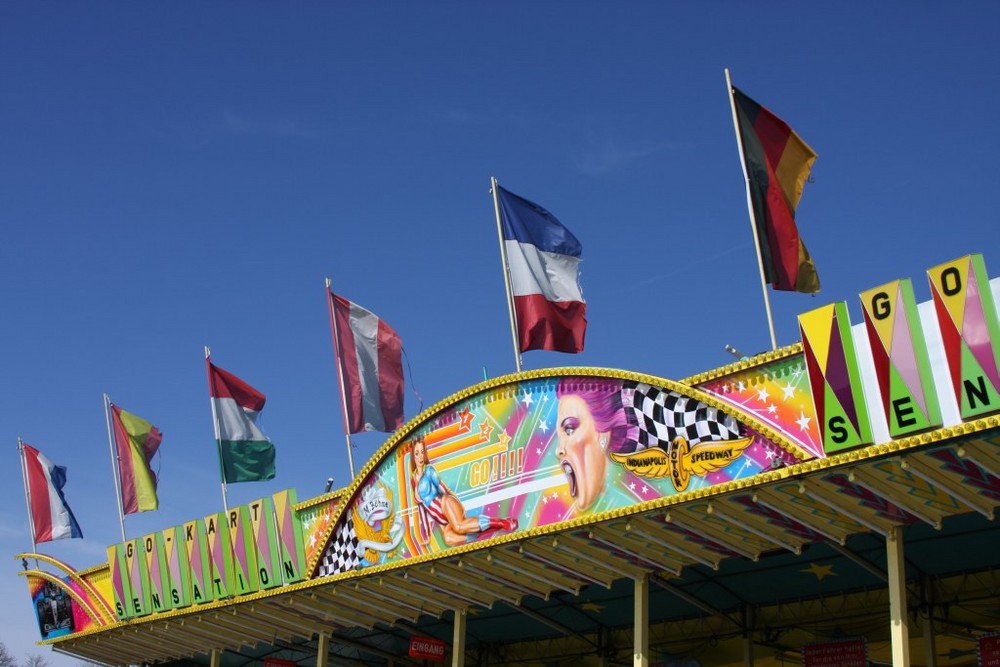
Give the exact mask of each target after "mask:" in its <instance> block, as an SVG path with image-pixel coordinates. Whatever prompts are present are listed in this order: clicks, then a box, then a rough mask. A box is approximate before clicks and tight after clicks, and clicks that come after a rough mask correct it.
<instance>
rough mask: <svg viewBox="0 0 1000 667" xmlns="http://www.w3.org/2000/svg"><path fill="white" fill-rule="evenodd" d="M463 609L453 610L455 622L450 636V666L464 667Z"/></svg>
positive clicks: (465, 617)
mask: <svg viewBox="0 0 1000 667" xmlns="http://www.w3.org/2000/svg"><path fill="white" fill-rule="evenodd" d="M467 618H468V617H467V616H466V614H465V610H464V609H456V610H455V623H454V627H453V628H452V637H451V667H465V623H466V620H467Z"/></svg>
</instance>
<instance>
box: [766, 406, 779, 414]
mask: <svg viewBox="0 0 1000 667" xmlns="http://www.w3.org/2000/svg"><path fill="white" fill-rule="evenodd" d="M777 411H778V406H777V405H775V404H774V403H772V404H771V405H769V406H767V414H769V415H773V414H774V413H775V412H777Z"/></svg>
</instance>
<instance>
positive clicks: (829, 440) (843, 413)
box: [799, 301, 872, 454]
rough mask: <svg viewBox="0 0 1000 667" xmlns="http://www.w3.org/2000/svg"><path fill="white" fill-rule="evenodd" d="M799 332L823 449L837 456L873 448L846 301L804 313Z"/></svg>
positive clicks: (800, 316)
mask: <svg viewBox="0 0 1000 667" xmlns="http://www.w3.org/2000/svg"><path fill="white" fill-rule="evenodd" d="M799 332H800V333H801V335H802V349H803V356H804V358H805V361H806V368H807V370H808V372H809V387H810V389H811V390H812V399H813V403H814V404H815V408H816V415H817V417H818V418H819V429H820V433H821V434H822V436H823V451H824V452H826V453H827V454H832V453H835V452H838V451H840V450H843V449H847V448H850V447H857V446H859V445H867V444H871V441H872V433H871V430H872V429H871V423H870V422H869V420H868V408H866V407H865V396H864V391H863V390H862V388H861V376H860V373H859V372H858V359H857V353H856V352H855V350H854V340H853V339H852V338H851V321H850V318H849V316H848V314H847V303H845V302H843V301H839V302H837V303H835V304H832V305H829V306H824V307H822V308H817V309H816V310H812V311H809V312H808V313H803V314H802V315H799Z"/></svg>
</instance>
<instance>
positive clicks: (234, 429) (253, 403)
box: [205, 359, 274, 484]
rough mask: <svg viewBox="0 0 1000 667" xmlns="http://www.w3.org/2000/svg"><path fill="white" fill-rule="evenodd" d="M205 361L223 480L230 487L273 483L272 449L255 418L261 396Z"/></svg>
mask: <svg viewBox="0 0 1000 667" xmlns="http://www.w3.org/2000/svg"><path fill="white" fill-rule="evenodd" d="M205 361H206V363H207V364H208V390H209V393H210V394H211V396H212V407H213V409H214V411H215V439H216V441H217V442H218V443H219V456H220V457H221V459H222V477H223V480H224V481H225V482H226V483H227V484H232V483H234V482H258V481H262V480H267V479H274V445H273V444H272V443H271V441H270V440H268V439H267V436H266V435H264V434H263V433H262V432H261V430H260V429H259V428H257V416H258V415H259V414H260V411H261V410H263V409H264V401H265V398H264V394H262V393H260V392H259V391H257V390H256V389H254V388H253V387H251V386H250V385H248V384H247V383H246V382H244V381H243V380H241V379H239V378H238V377H236V376H235V375H233V374H232V373H230V372H228V371H224V370H222V369H221V368H219V367H218V366H216V365H214V364H212V362H211V361H209V360H207V359H206V360H205Z"/></svg>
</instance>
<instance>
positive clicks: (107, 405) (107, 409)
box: [104, 394, 128, 542]
mask: <svg viewBox="0 0 1000 667" xmlns="http://www.w3.org/2000/svg"><path fill="white" fill-rule="evenodd" d="M104 421H105V422H106V423H107V425H108V450H109V451H110V452H111V476H112V477H114V479H115V500H116V501H118V521H119V522H120V523H121V525H122V542H127V541H128V538H126V537H125V504H124V501H123V500H122V488H121V483H120V482H121V465H122V462H121V460H120V459H119V458H118V451H117V448H116V447H115V439H114V434H113V432H112V430H111V399H110V398H108V395H107V394H104Z"/></svg>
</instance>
